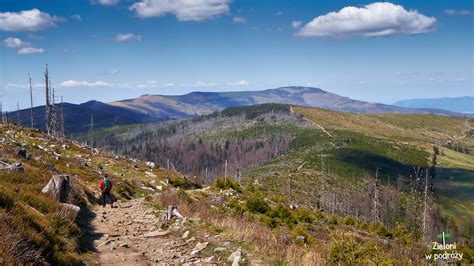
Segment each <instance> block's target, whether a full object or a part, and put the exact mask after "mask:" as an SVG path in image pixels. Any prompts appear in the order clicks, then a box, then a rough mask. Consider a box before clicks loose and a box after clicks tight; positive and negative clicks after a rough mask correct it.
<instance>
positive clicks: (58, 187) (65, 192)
mask: <svg viewBox="0 0 474 266" xmlns="http://www.w3.org/2000/svg"><path fill="white" fill-rule="evenodd" d="M70 191H71V187H70V184H69V176H67V175H54V176H53V177H52V178H51V180H49V182H48V184H47V185H46V186H45V187H44V188H43V189H42V190H41V192H43V193H45V194H49V195H51V196H52V197H53V198H54V199H55V200H56V201H57V202H61V203H68V198H69V193H70Z"/></svg>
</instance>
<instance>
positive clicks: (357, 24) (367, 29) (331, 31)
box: [296, 2, 436, 37]
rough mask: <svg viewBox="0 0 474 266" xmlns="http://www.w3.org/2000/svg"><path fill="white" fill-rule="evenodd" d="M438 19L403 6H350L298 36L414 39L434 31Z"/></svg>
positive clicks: (314, 22)
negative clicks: (398, 36)
mask: <svg viewBox="0 0 474 266" xmlns="http://www.w3.org/2000/svg"><path fill="white" fill-rule="evenodd" d="M435 25H436V18H434V17H427V16H425V15H423V14H420V13H418V11H417V10H405V8H403V6H401V5H395V4H392V3H389V2H376V3H372V4H369V5H366V6H364V7H353V6H348V7H344V8H343V9H341V10H339V11H338V12H330V13H327V14H325V15H322V16H319V17H316V18H314V19H313V20H312V21H311V22H309V23H308V24H306V25H304V26H303V27H302V28H300V30H299V31H298V32H297V33H296V35H297V36H301V37H344V36H354V35H359V36H365V37H372V36H387V35H396V34H402V35H411V34H419V33H426V32H430V31H433V30H434V28H435Z"/></svg>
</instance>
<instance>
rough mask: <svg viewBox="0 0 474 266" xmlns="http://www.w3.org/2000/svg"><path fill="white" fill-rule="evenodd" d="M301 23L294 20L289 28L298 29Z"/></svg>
mask: <svg viewBox="0 0 474 266" xmlns="http://www.w3.org/2000/svg"><path fill="white" fill-rule="evenodd" d="M302 23H303V22H301V21H299V20H295V21H292V22H291V27H293V29H298V28H299V27H301V24H302Z"/></svg>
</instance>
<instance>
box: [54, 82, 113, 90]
mask: <svg viewBox="0 0 474 266" xmlns="http://www.w3.org/2000/svg"><path fill="white" fill-rule="evenodd" d="M59 87H63V88H77V87H90V88H94V87H102V88H105V87H114V84H112V83H108V82H105V81H102V80H99V81H95V82H88V81H76V80H66V81H63V82H61V83H60V84H59Z"/></svg>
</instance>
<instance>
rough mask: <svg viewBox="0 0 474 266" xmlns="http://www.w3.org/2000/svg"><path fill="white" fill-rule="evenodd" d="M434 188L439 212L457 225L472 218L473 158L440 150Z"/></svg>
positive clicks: (473, 210)
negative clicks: (436, 193) (437, 197)
mask: <svg viewBox="0 0 474 266" xmlns="http://www.w3.org/2000/svg"><path fill="white" fill-rule="evenodd" d="M441 154H444V155H440V156H438V167H437V179H436V180H435V186H436V188H437V192H438V195H439V199H438V202H439V204H440V207H441V211H442V213H443V214H444V215H447V216H448V217H450V218H451V219H453V220H454V221H455V222H456V223H457V224H460V223H463V222H464V221H468V220H469V219H472V217H474V156H472V155H467V154H463V153H459V152H456V151H453V150H450V149H442V153H441Z"/></svg>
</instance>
